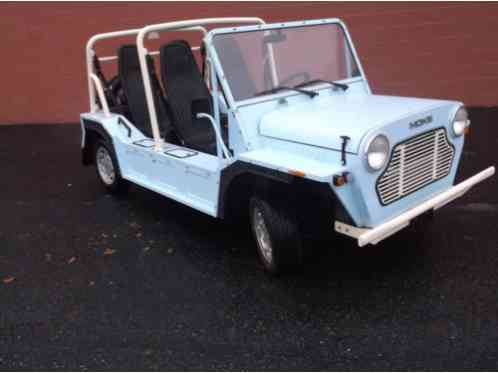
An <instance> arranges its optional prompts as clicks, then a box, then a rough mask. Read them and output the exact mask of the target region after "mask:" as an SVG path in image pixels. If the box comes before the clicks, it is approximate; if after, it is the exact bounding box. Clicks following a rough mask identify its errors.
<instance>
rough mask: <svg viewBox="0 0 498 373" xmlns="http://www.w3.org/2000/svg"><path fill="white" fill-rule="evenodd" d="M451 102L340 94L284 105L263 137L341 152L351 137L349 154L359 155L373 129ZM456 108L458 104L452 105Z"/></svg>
mask: <svg viewBox="0 0 498 373" xmlns="http://www.w3.org/2000/svg"><path fill="white" fill-rule="evenodd" d="M449 103H452V102H450V101H442V100H428V99H419V98H407V97H396V96H378V95H354V94H337V95H333V96H325V97H320V96H319V97H316V98H315V99H310V100H307V101H304V102H299V103H292V104H281V105H280V107H279V108H278V109H276V110H274V111H272V112H270V113H267V114H265V115H264V116H263V117H262V119H261V122H260V128H259V130H260V134H261V135H263V136H267V137H271V138H277V139H281V140H286V141H293V142H297V143H302V144H308V145H314V146H319V147H323V148H328V149H334V150H341V146H342V139H341V136H349V137H350V140H349V142H348V144H347V148H346V150H347V151H348V152H350V153H358V152H359V147H360V143H361V140H362V138H363V137H364V136H365V135H366V134H367V132H368V131H369V130H371V129H376V128H380V127H383V126H387V125H390V124H393V123H394V122H398V124H397V125H399V121H400V120H402V119H405V118H406V119H407V123H406V124H408V122H409V120H410V119H412V118H413V119H419V117H420V115H422V114H424V113H427V112H430V111H431V110H434V109H436V108H438V107H441V106H444V105H448V104H449ZM452 104H454V103H452Z"/></svg>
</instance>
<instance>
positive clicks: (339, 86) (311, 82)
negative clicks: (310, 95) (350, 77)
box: [294, 79, 349, 91]
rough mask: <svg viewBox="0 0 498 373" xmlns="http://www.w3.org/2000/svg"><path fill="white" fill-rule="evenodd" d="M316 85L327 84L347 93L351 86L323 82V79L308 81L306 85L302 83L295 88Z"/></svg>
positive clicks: (328, 81)
mask: <svg viewBox="0 0 498 373" xmlns="http://www.w3.org/2000/svg"><path fill="white" fill-rule="evenodd" d="M316 83H327V84H330V85H331V86H334V87H337V88H340V89H342V90H343V91H347V90H348V88H349V86H348V85H347V84H343V83H336V82H332V81H330V80H323V79H314V80H308V81H307V82H304V83H301V84H298V85H296V86H294V88H301V87H306V86H308V85H312V84H316Z"/></svg>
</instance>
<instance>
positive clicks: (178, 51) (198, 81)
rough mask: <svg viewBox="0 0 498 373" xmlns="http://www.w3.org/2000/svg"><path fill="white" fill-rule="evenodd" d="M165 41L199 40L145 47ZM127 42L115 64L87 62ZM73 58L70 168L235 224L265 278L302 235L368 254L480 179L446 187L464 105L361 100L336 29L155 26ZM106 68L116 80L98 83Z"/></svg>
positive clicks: (212, 22)
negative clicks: (329, 236) (75, 125)
mask: <svg viewBox="0 0 498 373" xmlns="http://www.w3.org/2000/svg"><path fill="white" fill-rule="evenodd" d="M241 24H246V25H242V26H241ZM220 25H225V26H226V25H228V26H229V27H225V26H224V27H223V28H212V27H213V26H217V27H219V26H220ZM208 28H211V29H210V30H208ZM168 32H169V33H168ZM178 34H181V35H187V37H188V38H189V40H191V39H192V38H194V37H195V36H199V43H198V44H197V45H193V46H192V45H190V44H189V43H188V42H187V41H185V40H181V39H174V40H171V39H172V38H169V41H168V42H165V43H164V44H162V46H161V47H160V48H158V50H149V49H147V46H146V43H147V44H150V43H156V44H157V43H159V42H160V39H159V38H160V37H163V36H168V35H178ZM130 36H131V37H132V38H133V39H132V40H134V39H135V37H136V41H135V40H134V42H133V43H131V44H125V45H122V46H121V47H120V48H119V49H118V50H117V56H102V57H98V56H97V54H96V53H95V50H94V47H95V44H96V43H97V42H98V41H102V40H105V39H110V38H117V37H119V38H122V37H128V38H130ZM151 39H153V40H151ZM149 48H150V47H149ZM155 49H157V48H155ZM86 53H87V69H88V88H89V95H90V112H89V113H84V114H81V126H82V132H83V134H82V150H83V163H84V164H95V165H96V169H97V174H98V176H99V178H100V180H101V181H102V183H103V184H104V186H105V187H106V188H107V189H108V190H109V191H111V192H121V191H123V190H125V189H126V187H127V186H128V185H129V183H130V182H131V183H135V184H138V185H140V186H142V187H144V188H147V189H149V190H152V191H154V192H157V193H159V194H161V195H164V196H166V197H169V198H171V199H173V200H176V201H178V202H180V203H183V204H185V205H187V206H190V207H192V208H194V209H197V210H199V211H202V212H204V213H206V214H208V215H211V216H213V217H218V218H223V219H229V220H235V219H236V218H244V217H247V218H248V220H249V221H250V224H251V227H252V230H253V232H254V236H255V240H256V243H257V248H258V253H259V256H260V258H261V260H262V262H263V264H264V267H265V268H266V269H267V270H268V271H270V272H272V273H277V272H281V271H284V270H288V269H290V268H295V267H296V266H298V265H299V264H301V262H302V258H303V253H304V250H306V245H305V244H304V241H303V240H304V239H305V238H306V237H310V236H311V237H313V236H315V235H319V234H320V233H321V232H324V231H325V232H326V231H332V230H335V231H336V232H338V233H341V234H344V235H347V236H351V237H353V238H354V239H356V240H357V241H358V245H359V246H364V245H367V244H376V243H378V242H380V241H382V240H383V239H385V238H386V237H388V236H390V235H392V234H393V233H395V232H397V231H399V230H401V229H402V228H404V227H406V226H407V225H408V224H410V222H411V221H412V220H414V219H415V218H417V217H418V216H419V215H422V214H424V215H425V213H430V212H432V211H434V210H436V209H438V208H440V207H442V206H443V205H445V204H447V203H448V202H450V201H452V200H454V199H456V198H458V197H460V196H462V195H463V194H464V193H465V192H467V191H468V190H469V189H470V188H471V187H472V186H474V185H475V184H477V183H479V182H481V181H483V180H484V179H486V178H488V177H490V176H491V175H493V174H494V167H489V168H488V169H486V170H484V171H482V172H480V173H478V174H477V175H475V176H473V177H471V178H469V179H467V180H465V181H463V182H461V183H460V184H458V185H453V183H454V180H455V173H456V170H457V166H458V163H459V160H460V157H461V154H462V148H463V144H464V137H465V133H466V132H467V129H468V126H469V123H470V122H469V119H468V116H467V111H466V110H465V108H464V106H463V104H462V103H460V102H455V101H443V100H432V99H431V100H429V99H419V98H405V97H396V96H380V95H375V94H372V92H371V90H370V86H369V84H368V81H367V78H366V76H365V74H364V72H363V69H362V66H361V63H360V60H359V58H358V56H357V54H356V51H355V49H354V46H353V43H352V41H351V38H350V36H349V34H348V31H347V29H346V26H345V25H344V24H343V23H342V22H341V21H340V20H338V19H321V20H314V21H301V22H288V23H278V24H266V23H265V22H264V21H263V20H262V19H259V18H214V19H200V20H189V21H179V22H168V23H163V24H156V25H149V26H146V27H144V28H141V29H134V30H125V31H117V32H111V33H106V34H99V35H95V36H93V37H92V38H91V39H90V40H89V42H88V44H87V50H86ZM109 61H117V66H118V69H117V70H118V74H117V76H116V77H115V78H113V79H110V80H107V79H106V78H105V76H104V74H103V73H102V69H101V67H100V65H101V64H102V63H106V62H109ZM199 66H200V68H199ZM156 68H157V72H156Z"/></svg>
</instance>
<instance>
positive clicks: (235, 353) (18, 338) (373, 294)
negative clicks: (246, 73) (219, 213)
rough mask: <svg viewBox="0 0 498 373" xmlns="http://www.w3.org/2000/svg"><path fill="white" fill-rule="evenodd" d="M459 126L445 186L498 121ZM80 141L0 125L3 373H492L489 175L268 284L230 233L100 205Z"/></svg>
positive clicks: (497, 258) (189, 216) (491, 115)
mask: <svg viewBox="0 0 498 373" xmlns="http://www.w3.org/2000/svg"><path fill="white" fill-rule="evenodd" d="M471 118H472V130H471V135H470V137H469V139H468V141H467V144H466V147H465V152H464V155H463V159H462V166H461V168H460V172H459V177H458V178H459V180H461V179H463V178H465V177H468V176H471V175H472V174H473V173H476V172H478V171H480V170H481V169H483V168H485V167H487V166H488V165H490V164H494V163H495V162H496V158H497V156H496V154H498V129H497V124H498V108H480V109H473V110H471ZM79 142H80V133H79V126H78V125H76V124H75V125H71V124H67V125H26V126H0V170H1V173H0V299H1V300H0V370H116V369H120V370H138V369H141V370H158V369H160V370H296V369H299V370H367V369H368V370H393V369H396V370H436V369H437V370H484V369H485V370H496V369H498V304H497V302H498V269H497V268H498V235H497V225H498V193H497V187H498V183H497V180H496V177H494V179H492V180H488V181H486V182H485V183H484V184H482V185H479V186H477V187H476V188H475V189H473V190H472V191H471V192H469V193H468V194H467V195H466V196H465V197H464V198H462V199H460V200H458V201H456V202H455V203H453V204H451V205H449V206H447V207H446V208H444V209H442V210H440V211H439V212H438V213H437V214H436V217H435V219H434V220H433V221H432V222H431V223H430V224H428V225H425V226H416V227H410V228H409V229H407V230H405V231H402V232H401V233H399V234H397V235H395V236H393V237H391V238H389V239H387V240H386V241H384V242H382V243H380V244H379V245H377V246H368V247H364V248H358V247H356V245H355V243H354V242H353V241H352V240H349V239H348V238H346V237H340V238H336V239H333V240H331V241H329V242H325V243H320V244H314V245H315V246H319V247H315V248H314V249H315V250H314V251H315V255H314V256H312V257H311V258H310V259H309V261H308V263H307V264H306V267H305V269H304V270H303V271H302V272H301V273H298V274H295V275H290V276H283V277H271V276H269V275H267V274H265V273H264V272H263V270H262V268H261V266H260V264H259V262H258V258H257V254H256V251H255V249H254V242H253V241H252V238H251V236H250V234H249V231H248V230H247V229H245V228H244V227H241V228H240V229H238V230H237V229H235V230H234V229H233V228H232V227H231V226H228V225H225V224H224V223H222V222H220V221H217V220H215V219H212V218H210V217H208V216H205V215H203V214H202V213H198V212H195V211H193V210H191V209H189V208H187V207H184V206H182V205H180V204H177V203H175V202H172V201H170V200H168V199H166V198H164V197H161V196H159V195H157V194H155V193H152V192H149V191H146V190H144V189H141V188H138V187H133V188H131V189H130V191H129V193H128V195H127V196H126V197H124V198H116V197H112V196H110V195H107V194H105V193H104V191H103V189H102V187H101V186H100V184H99V183H98V181H97V179H96V175H95V170H94V169H93V168H85V167H83V166H82V165H81V162H80V151H79ZM310 249H311V248H310Z"/></svg>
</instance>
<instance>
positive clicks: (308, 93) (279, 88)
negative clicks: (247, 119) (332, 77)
mask: <svg viewBox="0 0 498 373" xmlns="http://www.w3.org/2000/svg"><path fill="white" fill-rule="evenodd" d="M283 90H289V91H295V92H299V93H303V94H305V95H306V96H308V97H310V98H314V97H315V96H318V93H317V92H313V91H307V90H305V89H299V87H287V86H284V85H280V86H278V87H275V88H272V89H267V90H266V91H262V92H259V93H256V94H255V96H262V95H267V94H272V93H277V92H278V91H283Z"/></svg>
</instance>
